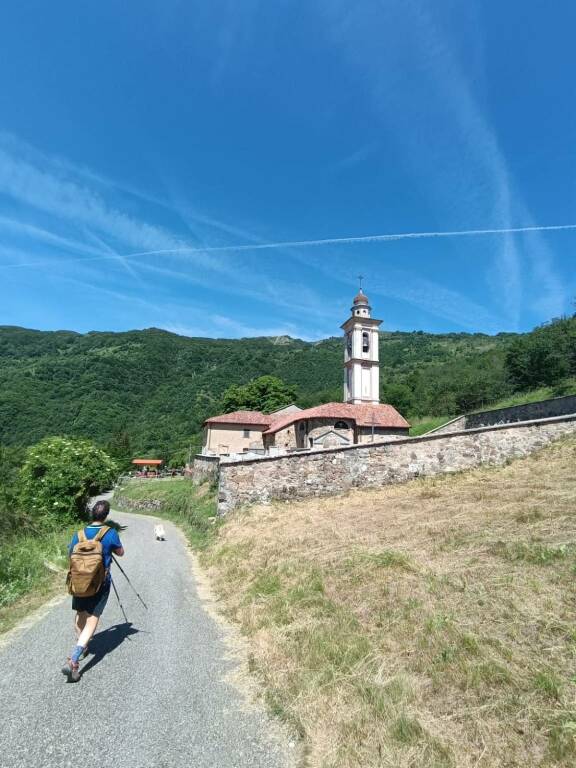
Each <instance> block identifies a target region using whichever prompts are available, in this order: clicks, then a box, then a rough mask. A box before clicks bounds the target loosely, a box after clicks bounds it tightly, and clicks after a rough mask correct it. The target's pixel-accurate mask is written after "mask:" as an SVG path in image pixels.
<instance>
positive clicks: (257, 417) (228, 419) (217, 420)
mask: <svg viewBox="0 0 576 768" xmlns="http://www.w3.org/2000/svg"><path fill="white" fill-rule="evenodd" d="M272 422H273V418H272V417H271V416H265V415H264V414H263V413H260V411H233V412H232V413H223V414H222V415H221V416H212V417H211V418H209V419H206V421H205V422H204V424H238V425H242V424H246V425H248V424H249V425H252V426H258V427H269V426H270V425H271V424H272Z"/></svg>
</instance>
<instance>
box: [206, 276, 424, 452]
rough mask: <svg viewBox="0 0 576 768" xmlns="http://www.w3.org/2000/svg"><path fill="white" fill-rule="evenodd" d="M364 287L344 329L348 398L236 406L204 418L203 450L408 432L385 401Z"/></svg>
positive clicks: (328, 443) (324, 444) (375, 323)
mask: <svg viewBox="0 0 576 768" xmlns="http://www.w3.org/2000/svg"><path fill="white" fill-rule="evenodd" d="M381 322H382V321H381V320H376V319H375V318H373V317H372V308H371V306H370V303H369V301H368V298H367V297H366V295H365V294H364V293H363V291H362V289H360V291H359V293H358V294H357V296H355V297H354V301H353V304H352V308H351V315H350V317H349V318H348V320H346V322H345V323H344V324H343V325H342V326H341V327H342V329H343V331H344V339H345V344H344V398H343V400H344V402H342V403H326V404H324V405H317V406H315V407H314V408H306V409H304V410H303V409H301V408H298V406H296V405H289V406H287V407H286V408H281V409H280V410H278V411H275V412H273V413H269V414H263V413H260V412H259V411H235V412H233V413H225V414H222V415H220V416H214V417H212V418H210V419H207V420H206V421H205V422H204V425H203V426H204V439H203V447H202V453H203V454H206V455H217V456H237V455H238V454H242V455H259V454H260V455H263V454H266V455H277V454H281V453H286V452H290V451H302V450H310V449H312V450H314V449H318V448H335V447H340V446H346V445H355V444H359V443H370V442H374V441H375V440H382V439H395V438H400V437H407V436H408V430H409V428H410V424H409V423H408V422H407V421H406V419H404V417H403V416H401V415H400V414H399V413H398V411H397V410H396V409H395V408H394V407H393V406H391V405H387V404H384V403H380V363H379V344H378V339H379V337H378V329H379V327H380V324H381Z"/></svg>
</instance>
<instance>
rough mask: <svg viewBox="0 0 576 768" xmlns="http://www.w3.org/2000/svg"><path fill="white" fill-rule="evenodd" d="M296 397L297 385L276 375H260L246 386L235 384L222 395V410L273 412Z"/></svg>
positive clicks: (227, 411)
mask: <svg viewBox="0 0 576 768" xmlns="http://www.w3.org/2000/svg"><path fill="white" fill-rule="evenodd" d="M295 399H296V387H295V386H293V385H291V384H286V382H284V381H282V379H279V378H277V377H276V376H259V377H258V378H257V379H252V381H249V382H248V384H245V385H244V386H238V385H237V384H233V385H232V386H230V387H228V389H227V390H225V392H224V394H223V395H222V410H223V411H224V413H230V412H231V411H239V410H248V411H262V412H263V413H271V412H272V411H275V410H277V409H278V408H282V407H283V406H285V405H290V403H293V402H294V400H295Z"/></svg>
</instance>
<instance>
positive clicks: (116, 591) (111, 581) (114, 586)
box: [110, 579, 130, 624]
mask: <svg viewBox="0 0 576 768" xmlns="http://www.w3.org/2000/svg"><path fill="white" fill-rule="evenodd" d="M110 583H111V584H112V587H113V589H114V593H115V595H116V600H118V605H119V606H120V610H121V611H122V615H123V616H124V621H125V622H126V624H130V622H129V621H128V616H126V611H125V610H124V606H123V605H122V602H121V600H120V595H119V594H118V590H117V589H116V584H114V581H113V580H112V579H110Z"/></svg>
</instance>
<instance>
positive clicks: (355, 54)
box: [317, 0, 565, 325]
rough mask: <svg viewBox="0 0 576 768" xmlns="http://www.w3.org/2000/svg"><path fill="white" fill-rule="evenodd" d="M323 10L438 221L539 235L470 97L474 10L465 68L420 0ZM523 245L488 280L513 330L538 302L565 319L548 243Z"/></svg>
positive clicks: (499, 254)
mask: <svg viewBox="0 0 576 768" xmlns="http://www.w3.org/2000/svg"><path fill="white" fill-rule="evenodd" d="M317 7H318V9H319V11H320V12H321V14H322V18H323V20H324V21H325V23H326V25H327V29H328V30H329V33H330V34H331V35H332V37H333V40H334V42H335V44H337V45H338V47H339V49H340V51H341V52H342V53H343V54H344V56H345V57H346V60H347V62H348V64H349V65H350V67H351V71H355V72H356V74H357V76H358V78H359V79H360V80H361V82H362V84H363V86H364V87H365V88H366V89H367V90H368V92H369V93H370V99H371V103H372V107H373V109H374V111H375V113H376V115H377V117H378V119H379V121H380V123H381V124H382V125H383V126H384V127H385V128H386V137H387V139H388V141H391V142H393V143H394V144H395V145H396V147H397V148H398V149H399V150H400V153H401V156H402V157H403V160H404V162H405V164H406V166H407V167H409V168H411V169H412V172H413V175H414V179H415V184H417V185H418V188H419V191H420V193H423V194H425V195H426V196H427V197H428V200H429V201H430V203H431V205H432V206H433V207H434V208H435V209H436V211H437V214H438V216H439V217H441V218H442V219H443V220H447V219H452V220H454V219H456V220H457V221H458V222H466V224H467V225H468V226H467V227H466V228H470V225H471V224H476V225H479V226H482V225H483V226H487V225H488V226H493V227H494V228H500V229H510V228H513V227H515V226H534V224H535V222H534V220H533V217H532V216H531V215H530V212H529V211H528V209H527V206H526V205H525V203H524V202H523V200H522V196H521V194H520V191H519V190H518V188H517V187H516V185H515V184H514V182H513V180H512V178H511V174H510V171H509V168H508V164H507V162H506V158H505V156H504V154H503V152H502V150H501V148H500V145H499V142H498V139H497V135H496V132H495V130H494V128H493V127H492V125H491V123H490V119H489V117H488V115H487V113H486V111H485V110H484V108H483V107H482V106H481V104H482V99H481V98H480V95H479V94H478V92H477V90H473V88H476V89H477V88H478V83H481V82H482V79H483V71H482V70H483V50H482V39H481V37H480V34H479V32H478V30H479V20H478V18H477V13H476V11H475V9H474V8H473V6H472V5H470V4H469V5H467V6H466V5H463V6H459V7H454V8H453V9H452V10H453V12H454V13H456V14H457V15H458V20H459V22H460V24H459V27H458V28H459V35H460V43H461V49H462V50H465V51H466V58H465V59H464V57H463V56H461V55H459V52H458V51H457V49H456V46H455V45H454V41H453V40H452V39H451V38H450V36H449V34H448V33H447V32H446V26H447V23H446V18H445V17H444V18H443V19H440V14H441V13H442V9H441V7H440V6H435V5H430V4H429V3H427V2H424V0H390V2H389V3H387V4H386V6H384V5H382V4H381V3H379V2H376V1H375V0H372V1H371V0H369V2H368V3H364V4H362V5H361V6H359V5H358V6H350V4H349V3H348V2H346V1H345V0H319V2H318V4H317ZM464 61H465V62H466V64H464V63H463V62H464ZM464 66H466V67H467V68H468V69H467V71H465V70H464ZM470 67H472V68H473V71H470ZM489 222H490V224H488V223H489ZM451 228H455V227H451ZM522 246H523V247H522V249H520V248H519V241H518V239H517V238H514V237H508V238H502V239H500V240H499V241H497V242H495V243H494V245H493V247H492V254H493V255H492V260H491V264H490V266H489V268H488V269H487V270H486V273H485V274H486V278H487V281H488V284H489V286H490V288H491V290H492V291H493V293H494V295H495V297H496V299H497V300H499V302H500V304H501V306H502V308H503V311H504V312H505V313H506V314H507V315H508V320H509V322H511V323H512V324H513V325H514V324H516V323H517V322H518V318H519V315H520V311H521V307H522V304H523V302H529V301H530V300H533V297H534V295H537V296H538V297H539V300H540V301H544V302H545V303H546V305H547V306H548V307H549V308H550V309H552V308H553V307H556V309H557V310H560V308H561V307H562V306H563V305H564V303H565V295H564V287H563V285H562V282H561V280H560V279H559V277H558V273H557V270H556V266H555V264H554V259H553V256H552V253H551V251H550V250H549V248H548V246H547V244H546V242H545V240H544V239H543V237H541V236H539V235H538V234H537V233H535V234H534V235H533V236H531V238H530V241H524V242H523V243H522ZM527 294H529V295H527Z"/></svg>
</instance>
